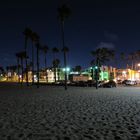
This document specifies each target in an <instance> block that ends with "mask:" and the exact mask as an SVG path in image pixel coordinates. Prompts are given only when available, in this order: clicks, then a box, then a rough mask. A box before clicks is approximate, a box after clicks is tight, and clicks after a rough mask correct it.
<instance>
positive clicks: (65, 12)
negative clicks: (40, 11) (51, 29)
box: [58, 4, 70, 90]
mask: <svg viewBox="0 0 140 140" xmlns="http://www.w3.org/2000/svg"><path fill="white" fill-rule="evenodd" d="M58 15H59V19H60V22H61V30H62V45H63V50H64V48H65V40H64V21H65V19H66V18H68V17H69V15H70V9H69V8H68V7H67V6H66V5H65V4H63V5H62V7H60V8H58ZM63 53H64V67H65V69H66V67H67V61H66V52H65V51H63ZM65 90H67V73H66V71H65Z"/></svg>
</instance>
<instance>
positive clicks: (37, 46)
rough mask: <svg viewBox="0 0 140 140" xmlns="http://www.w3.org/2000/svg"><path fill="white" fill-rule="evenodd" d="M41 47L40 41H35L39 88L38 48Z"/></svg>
mask: <svg viewBox="0 0 140 140" xmlns="http://www.w3.org/2000/svg"><path fill="white" fill-rule="evenodd" d="M40 48H41V45H40V43H39V42H38V43H36V60H37V61H36V65H37V88H39V50H40Z"/></svg>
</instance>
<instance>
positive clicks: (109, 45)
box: [97, 42, 115, 49]
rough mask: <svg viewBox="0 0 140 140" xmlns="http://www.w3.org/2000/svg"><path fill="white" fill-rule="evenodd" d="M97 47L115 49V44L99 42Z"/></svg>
mask: <svg viewBox="0 0 140 140" xmlns="http://www.w3.org/2000/svg"><path fill="white" fill-rule="evenodd" d="M97 48H108V49H115V45H114V44H113V43H110V42H109V43H108V42H100V43H99V44H98V46H97Z"/></svg>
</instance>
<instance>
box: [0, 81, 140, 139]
mask: <svg viewBox="0 0 140 140" xmlns="http://www.w3.org/2000/svg"><path fill="white" fill-rule="evenodd" d="M139 139H140V88H139V87H117V88H99V89H98V90H96V89H95V88H94V87H68V90H67V91H65V90H64V88H63V87H59V86H57V87H55V86H41V87H40V88H39V89H37V88H36V86H29V87H27V86H25V85H24V86H23V87H21V86H20V85H17V84H8V83H7V84H3V83H2V84H0V140H139Z"/></svg>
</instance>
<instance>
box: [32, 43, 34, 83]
mask: <svg viewBox="0 0 140 140" xmlns="http://www.w3.org/2000/svg"><path fill="white" fill-rule="evenodd" d="M32 84H34V44H33V42H32Z"/></svg>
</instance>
